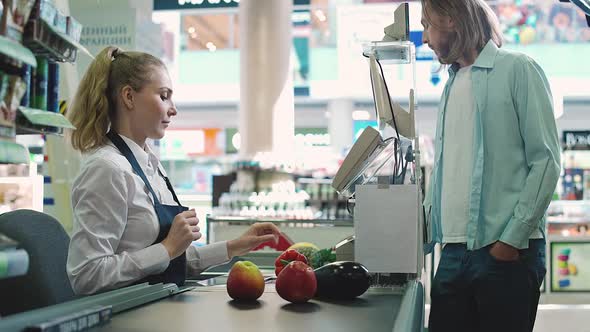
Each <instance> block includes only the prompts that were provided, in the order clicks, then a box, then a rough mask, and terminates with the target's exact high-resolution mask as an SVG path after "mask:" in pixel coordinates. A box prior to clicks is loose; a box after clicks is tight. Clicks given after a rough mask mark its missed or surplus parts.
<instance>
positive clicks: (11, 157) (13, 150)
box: [0, 140, 29, 164]
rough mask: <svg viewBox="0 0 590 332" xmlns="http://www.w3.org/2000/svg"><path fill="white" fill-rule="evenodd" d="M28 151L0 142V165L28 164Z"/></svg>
mask: <svg viewBox="0 0 590 332" xmlns="http://www.w3.org/2000/svg"><path fill="white" fill-rule="evenodd" d="M28 163H29V151H28V150H27V148H25V147H24V146H22V145H20V144H18V143H15V142H11V141H5V140H0V164H28Z"/></svg>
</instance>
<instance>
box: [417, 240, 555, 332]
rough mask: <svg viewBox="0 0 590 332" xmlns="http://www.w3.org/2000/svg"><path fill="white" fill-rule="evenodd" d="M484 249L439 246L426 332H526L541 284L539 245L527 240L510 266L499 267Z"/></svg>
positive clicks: (541, 245) (542, 250)
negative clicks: (471, 249) (440, 252)
mask: <svg viewBox="0 0 590 332" xmlns="http://www.w3.org/2000/svg"><path fill="white" fill-rule="evenodd" d="M490 248H491V245H490V246H487V247H484V248H481V249H478V250H473V251H470V250H467V248H466V245H465V244H463V243H450V244H447V245H445V247H444V248H443V250H442V255H441V259H440V263H439V266H438V270H437V271H436V275H435V277H434V280H433V282H432V289H431V295H430V297H431V307H430V317H429V323H428V330H429V331H430V332H461V331H466V332H467V331H469V332H474V331H478V332H487V331H494V332H497V331H502V332H511V331H514V332H523V331H532V330H533V325H534V323H535V317H536V314H537V305H538V303H539V296H540V292H539V289H540V287H541V283H542V281H543V279H544V278H545V273H546V268H545V240H544V239H538V240H536V239H535V240H529V248H528V249H523V250H520V251H519V252H520V257H519V259H518V260H516V261H499V260H497V259H495V258H494V257H493V256H492V255H491V254H490Z"/></svg>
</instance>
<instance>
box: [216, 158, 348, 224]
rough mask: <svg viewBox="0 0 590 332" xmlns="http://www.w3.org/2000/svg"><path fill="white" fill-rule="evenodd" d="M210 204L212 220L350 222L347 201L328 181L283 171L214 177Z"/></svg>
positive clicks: (236, 173)
mask: <svg viewBox="0 0 590 332" xmlns="http://www.w3.org/2000/svg"><path fill="white" fill-rule="evenodd" d="M212 203H213V216H232V217H248V218H279V219H281V218H284V219H293V220H299V219H303V220H316V219H324V220H352V217H351V216H350V214H349V213H348V210H347V200H346V199H343V198H342V197H339V196H338V194H337V193H336V191H335V190H334V189H332V187H331V180H330V179H314V178H308V177H301V176H300V175H295V174H290V173H287V172H282V171H279V172H272V171H268V172H259V171H256V172H252V171H251V169H246V170H244V169H239V170H238V171H236V172H235V173H231V174H227V175H222V176H214V177H213V201H212Z"/></svg>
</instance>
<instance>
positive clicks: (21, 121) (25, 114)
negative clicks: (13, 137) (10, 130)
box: [16, 107, 75, 134]
mask: <svg viewBox="0 0 590 332" xmlns="http://www.w3.org/2000/svg"><path fill="white" fill-rule="evenodd" d="M64 128H68V129H75V127H74V126H73V125H72V124H71V123H70V121H68V119H66V118H65V117H64V116H63V115H62V114H60V113H53V112H47V111H43V110H38V109H34V108H28V107H20V108H19V109H18V112H17V114H16V133H17V134H61V132H62V130H63V129H64Z"/></svg>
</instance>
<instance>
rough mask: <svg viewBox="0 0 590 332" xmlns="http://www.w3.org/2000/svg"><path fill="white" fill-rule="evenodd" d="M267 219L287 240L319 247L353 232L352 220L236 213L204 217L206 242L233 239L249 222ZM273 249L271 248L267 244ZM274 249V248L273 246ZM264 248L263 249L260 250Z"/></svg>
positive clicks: (331, 243) (348, 235)
mask: <svg viewBox="0 0 590 332" xmlns="http://www.w3.org/2000/svg"><path fill="white" fill-rule="evenodd" d="M257 222H271V223H273V224H275V225H276V226H277V227H278V228H279V229H280V231H281V233H282V234H283V235H284V236H286V238H288V239H289V241H290V242H293V243H297V242H307V243H312V244H313V245H315V246H317V247H319V248H332V247H334V246H335V245H336V244H337V243H338V242H340V241H341V240H343V239H345V238H347V237H350V235H352V234H354V225H353V221H352V219H319V218H318V219H309V220H304V219H290V218H262V217H260V218H251V217H236V216H207V220H206V223H205V224H206V234H207V243H214V242H219V241H226V240H231V239H234V238H236V237H238V236H240V235H241V234H243V233H244V232H245V231H246V230H247V229H248V228H249V227H250V225H252V224H253V223H257ZM271 249H273V247H271ZM274 249H276V248H274ZM264 250H266V249H264Z"/></svg>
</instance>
